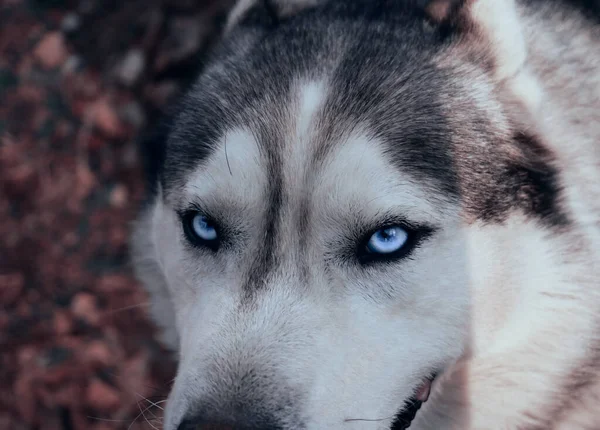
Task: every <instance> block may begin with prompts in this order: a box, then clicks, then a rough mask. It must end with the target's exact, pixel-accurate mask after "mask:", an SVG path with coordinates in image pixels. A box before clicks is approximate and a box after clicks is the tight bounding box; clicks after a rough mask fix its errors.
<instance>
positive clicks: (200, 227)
mask: <svg viewBox="0 0 600 430" xmlns="http://www.w3.org/2000/svg"><path fill="white" fill-rule="evenodd" d="M191 224H192V230H193V233H194V235H195V236H196V237H198V238H199V239H201V240H204V241H206V242H212V241H215V240H217V238H218V237H219V235H218V234H217V229H216V228H215V227H214V226H213V224H212V223H211V222H210V221H209V220H208V218H207V217H205V216H204V215H201V214H196V215H194V217H193V218H192V223H191Z"/></svg>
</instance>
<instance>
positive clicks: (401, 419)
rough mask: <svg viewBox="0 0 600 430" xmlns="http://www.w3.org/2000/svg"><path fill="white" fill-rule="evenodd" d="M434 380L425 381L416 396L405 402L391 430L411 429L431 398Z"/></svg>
mask: <svg viewBox="0 0 600 430" xmlns="http://www.w3.org/2000/svg"><path fill="white" fill-rule="evenodd" d="M434 379H435V376H433V377H431V378H427V379H426V380H425V381H423V383H422V384H421V385H420V386H419V387H418V388H417V391H416V393H415V395H414V396H412V397H411V398H409V399H408V400H406V401H405V402H404V405H403V406H402V409H401V410H400V412H398V414H396V417H395V418H394V422H393V423H392V427H391V428H390V430H405V429H407V428H409V427H410V424H411V423H412V421H413V420H414V419H415V417H416V416H417V413H418V412H419V409H421V405H422V404H423V403H425V402H426V401H427V399H428V398H429V393H430V391H431V384H432V383H433V380H434Z"/></svg>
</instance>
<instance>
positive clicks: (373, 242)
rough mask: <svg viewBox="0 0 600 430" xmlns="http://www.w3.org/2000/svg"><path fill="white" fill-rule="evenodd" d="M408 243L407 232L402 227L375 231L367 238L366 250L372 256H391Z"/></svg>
mask: <svg viewBox="0 0 600 430" xmlns="http://www.w3.org/2000/svg"><path fill="white" fill-rule="evenodd" d="M407 241H408V232H407V231H406V230H405V229H403V228H402V227H397V226H396V227H388V228H382V229H381V230H377V231H376V232H375V233H373V235H372V236H371V237H370V238H369V241H368V243H367V250H368V251H369V252H371V253H373V254H392V253H394V252H397V251H399V250H400V249H402V247H403V246H404V245H405V244H406V242H407Z"/></svg>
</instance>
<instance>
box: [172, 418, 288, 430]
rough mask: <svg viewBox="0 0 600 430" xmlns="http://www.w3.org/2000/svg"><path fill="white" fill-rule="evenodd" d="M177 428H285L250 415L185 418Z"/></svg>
mask: <svg viewBox="0 0 600 430" xmlns="http://www.w3.org/2000/svg"><path fill="white" fill-rule="evenodd" d="M177 430H283V427H281V426H279V425H277V424H276V423H275V422H274V421H273V420H270V419H265V418H256V417H248V419H247V420H231V419H224V420H212V419H211V420H208V419H204V418H202V417H194V418H188V419H185V420H184V421H183V422H182V423H181V424H179V427H177Z"/></svg>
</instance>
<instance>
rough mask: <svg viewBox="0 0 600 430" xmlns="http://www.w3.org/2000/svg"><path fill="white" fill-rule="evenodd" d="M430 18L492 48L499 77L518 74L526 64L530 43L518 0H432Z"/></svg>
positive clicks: (432, 21) (427, 12) (496, 73)
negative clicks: (525, 32) (524, 29)
mask: <svg viewBox="0 0 600 430" xmlns="http://www.w3.org/2000/svg"><path fill="white" fill-rule="evenodd" d="M425 13H426V15H427V17H428V19H429V20H430V22H431V23H432V24H434V25H436V26H445V27H446V28H447V29H448V30H449V31H451V32H452V31H456V32H461V33H463V35H465V36H467V38H466V40H467V41H469V39H470V38H469V37H468V36H469V35H472V36H474V37H477V38H479V39H480V40H482V41H483V42H484V43H485V44H486V45H487V46H488V48H489V49H491V51H492V55H493V59H494V64H495V67H494V74H495V77H496V79H498V80H505V79H509V78H511V77H513V76H515V75H516V74H517V73H518V72H519V71H520V70H521V69H522V68H523V66H524V65H525V63H526V60H527V47H526V42H525V37H524V34H523V30H522V24H521V22H520V19H519V14H518V11H517V7H516V4H515V0H431V1H429V2H428V4H427V6H426V7H425Z"/></svg>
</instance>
